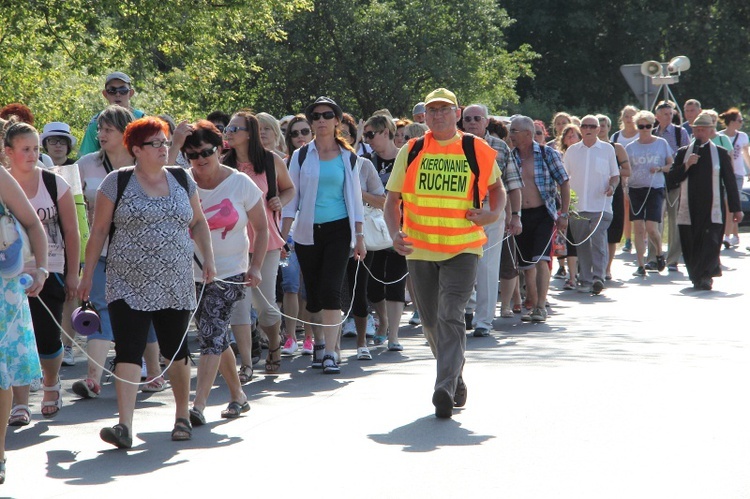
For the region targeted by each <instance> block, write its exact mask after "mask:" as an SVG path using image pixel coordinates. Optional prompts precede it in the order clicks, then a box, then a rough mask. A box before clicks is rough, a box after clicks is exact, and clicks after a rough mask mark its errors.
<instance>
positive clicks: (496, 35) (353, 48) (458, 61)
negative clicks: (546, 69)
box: [256, 0, 535, 116]
mask: <svg viewBox="0 0 750 499" xmlns="http://www.w3.org/2000/svg"><path fill="white" fill-rule="evenodd" d="M511 23H512V20H511V19H510V18H509V17H508V15H507V14H506V13H505V11H504V10H502V9H497V8H496V6H495V5H494V4H493V2H492V1H491V0H476V1H473V2H467V3H460V4H457V3H455V2H450V1H445V0H439V1H435V2H431V3H430V4H429V8H426V7H425V4H424V3H423V2H421V1H418V0H403V1H399V2H396V1H395V0H373V1H355V2H351V1H345V0H316V2H315V9H314V11H312V12H306V13H301V14H299V15H296V16H295V17H294V18H292V19H291V20H290V21H289V22H287V23H286V24H285V25H284V29H285V31H286V32H287V33H288V34H289V35H288V37H287V38H286V39H285V40H282V41H280V42H278V43H275V44H273V45H272V46H267V47H266V50H265V51H264V52H262V53H261V56H260V59H259V65H261V66H263V67H270V66H271V61H277V64H278V66H277V70H276V71H264V72H263V73H262V74H258V75H257V77H258V78H257V82H258V86H260V87H263V88H265V89H266V92H264V94H263V95H262V96H260V98H259V100H258V101H256V106H257V107H258V108H259V109H265V110H271V111H272V112H273V111H276V112H278V113H279V114H280V115H281V114H287V113H291V112H294V111H298V110H300V109H302V108H303V106H304V104H306V103H308V102H310V101H311V100H312V99H314V98H315V97H316V96H318V95H322V94H325V95H329V96H331V97H333V98H334V99H336V100H337V101H338V102H339V103H340V104H341V105H342V106H343V107H344V108H345V109H348V110H350V111H351V112H353V113H355V114H357V115H359V116H369V115H370V114H371V113H372V112H373V111H375V110H377V109H379V108H382V107H388V108H389V109H390V110H391V112H392V113H394V114H395V115H404V116H410V111H411V108H412V106H413V105H414V104H415V103H416V102H418V101H420V100H423V98H424V96H425V94H426V93H427V92H429V91H430V90H432V89H434V88H437V87H439V86H444V87H447V88H450V89H451V90H453V91H455V92H456V93H457V95H458V97H459V99H460V100H461V101H462V102H470V101H474V100H481V101H483V102H486V103H487V104H488V105H490V107H491V108H492V107H498V106H503V105H506V104H507V103H509V102H514V101H515V100H517V95H516V93H515V81H516V79H517V78H518V77H519V76H531V72H530V61H531V60H532V59H533V58H534V57H535V54H534V53H533V52H532V51H531V50H530V49H529V47H528V46H522V47H520V48H519V49H518V50H516V51H513V52H510V51H508V50H507V48H506V43H505V40H504V37H503V30H505V29H506V28H507V27H508V26H509V25H510V24H511Z"/></svg>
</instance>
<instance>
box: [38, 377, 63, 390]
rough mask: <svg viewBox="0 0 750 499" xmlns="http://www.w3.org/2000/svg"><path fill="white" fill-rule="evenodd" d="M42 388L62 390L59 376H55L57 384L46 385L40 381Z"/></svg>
mask: <svg viewBox="0 0 750 499" xmlns="http://www.w3.org/2000/svg"><path fill="white" fill-rule="evenodd" d="M42 390H44V391H45V392H59V391H60V390H62V386H61V385H60V378H59V377H58V378H57V384H54V385H52V386H47V385H45V384H44V383H42Z"/></svg>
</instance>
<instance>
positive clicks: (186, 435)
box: [172, 418, 193, 442]
mask: <svg viewBox="0 0 750 499" xmlns="http://www.w3.org/2000/svg"><path fill="white" fill-rule="evenodd" d="M191 438H193V426H192V425H191V424H190V421H188V420H187V419H185V418H177V419H175V421H174V429H173V430H172V440H173V441H175V442H184V441H185V440H190V439H191Z"/></svg>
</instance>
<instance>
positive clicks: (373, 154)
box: [362, 151, 380, 171]
mask: <svg viewBox="0 0 750 499" xmlns="http://www.w3.org/2000/svg"><path fill="white" fill-rule="evenodd" d="M362 157H363V158H367V159H369V160H370V161H371V162H372V166H374V167H375V170H376V171H380V156H378V155H377V153H376V152H375V151H372V152H371V153H368V154H363V155H362Z"/></svg>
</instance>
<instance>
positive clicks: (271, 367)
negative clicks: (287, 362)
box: [266, 345, 281, 374]
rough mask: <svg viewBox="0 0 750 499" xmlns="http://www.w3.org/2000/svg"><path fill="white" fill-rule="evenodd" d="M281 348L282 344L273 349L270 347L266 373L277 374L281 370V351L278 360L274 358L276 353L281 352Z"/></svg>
mask: <svg viewBox="0 0 750 499" xmlns="http://www.w3.org/2000/svg"><path fill="white" fill-rule="evenodd" d="M280 350H281V345H279V346H277V347H276V348H274V349H273V350H271V349H270V348H269V349H268V357H266V374H276V373H277V372H279V368H280V367H281V353H279V354H278V355H279V356H278V358H277V359H276V360H273V357H274V354H275V353H277V352H279V351H280Z"/></svg>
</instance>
